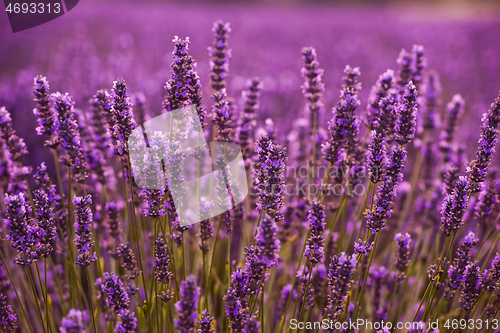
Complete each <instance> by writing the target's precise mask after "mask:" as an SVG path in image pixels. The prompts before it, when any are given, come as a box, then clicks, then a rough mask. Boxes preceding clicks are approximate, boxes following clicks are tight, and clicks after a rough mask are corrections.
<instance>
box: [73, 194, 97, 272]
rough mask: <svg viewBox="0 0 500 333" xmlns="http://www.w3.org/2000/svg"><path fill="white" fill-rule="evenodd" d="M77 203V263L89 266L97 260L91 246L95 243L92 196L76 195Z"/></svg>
mask: <svg viewBox="0 0 500 333" xmlns="http://www.w3.org/2000/svg"><path fill="white" fill-rule="evenodd" d="M73 203H74V204H75V216H76V221H75V225H74V226H75V235H76V238H75V240H74V242H75V244H76V248H77V249H78V253H79V254H78V258H77V259H76V261H75V264H77V265H82V266H85V267H87V266H89V265H90V264H91V263H93V262H94V261H96V260H97V257H96V255H95V252H94V253H93V254H92V252H91V250H90V248H91V247H92V246H93V245H94V241H93V239H92V223H94V219H93V215H92V212H91V210H90V205H91V204H92V196H91V195H90V194H88V195H87V196H85V197H76V196H75V197H74V199H73Z"/></svg>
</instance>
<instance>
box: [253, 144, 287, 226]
mask: <svg viewBox="0 0 500 333" xmlns="http://www.w3.org/2000/svg"><path fill="white" fill-rule="evenodd" d="M255 151H256V152H257V154H258V161H257V163H256V168H255V169H254V171H253V172H254V176H255V187H256V189H257V190H258V191H259V196H260V202H259V203H258V204H257V207H258V209H259V210H261V211H262V210H265V211H266V212H268V213H269V214H270V215H272V216H273V217H274V218H280V214H281V213H280V209H281V207H282V206H283V196H284V190H285V185H284V181H283V180H282V178H283V175H284V173H285V161H286V153H287V149H286V148H282V147H281V146H280V145H275V144H273V143H272V141H271V140H270V139H269V138H268V137H267V136H265V135H263V136H261V137H260V139H259V140H258V141H257V147H256V148H255Z"/></svg>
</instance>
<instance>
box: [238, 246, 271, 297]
mask: <svg viewBox="0 0 500 333" xmlns="http://www.w3.org/2000/svg"><path fill="white" fill-rule="evenodd" d="M245 255H246V259H245V268H244V271H243V274H244V281H245V283H246V286H245V292H246V291H248V293H249V294H256V293H257V292H258V291H259V289H260V287H261V286H262V280H263V279H264V280H265V279H266V274H265V273H266V270H267V264H266V263H265V262H264V261H263V260H262V248H261V247H257V246H251V247H250V248H248V247H246V248H245Z"/></svg>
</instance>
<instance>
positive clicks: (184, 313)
mask: <svg viewBox="0 0 500 333" xmlns="http://www.w3.org/2000/svg"><path fill="white" fill-rule="evenodd" d="M199 294H200V287H197V286H196V282H195V280H194V276H193V275H190V276H188V278H187V279H186V280H184V281H182V282H181V287H180V298H179V301H177V303H175V310H176V311H177V313H178V319H175V328H177V329H178V330H179V333H194V332H195V325H196V323H197V319H198V314H197V313H196V309H198V296H199Z"/></svg>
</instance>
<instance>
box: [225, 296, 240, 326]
mask: <svg viewBox="0 0 500 333" xmlns="http://www.w3.org/2000/svg"><path fill="white" fill-rule="evenodd" d="M224 301H225V302H226V305H225V309H226V316H227V318H228V319H229V328H232V329H233V330H234V331H235V332H241V330H242V329H243V327H244V326H243V325H244V315H243V313H242V305H241V301H240V300H239V298H238V297H237V296H236V291H235V290H234V289H233V288H231V287H229V289H228V291H227V293H226V295H225V296H224Z"/></svg>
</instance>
